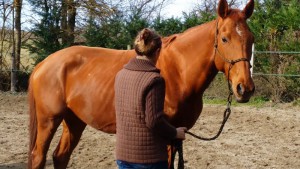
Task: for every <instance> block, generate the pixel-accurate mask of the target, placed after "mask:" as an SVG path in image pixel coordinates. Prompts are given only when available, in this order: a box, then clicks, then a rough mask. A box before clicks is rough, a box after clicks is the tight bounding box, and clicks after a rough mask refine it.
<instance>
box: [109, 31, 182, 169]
mask: <svg viewBox="0 0 300 169" xmlns="http://www.w3.org/2000/svg"><path fill="white" fill-rule="evenodd" d="M161 45H162V41H161V37H160V36H159V35H158V34H157V33H156V32H154V31H152V30H150V29H147V28H146V29H143V30H142V31H141V32H139V34H138V35H137V37H136V38H135V41H134V49H135V51H136V53H137V56H136V57H135V58H132V59H131V60H130V61H129V62H128V63H127V64H126V65H125V66H124V67H123V69H122V70H120V71H119V72H118V73H117V75H116V78H115V86H114V87H115V109H116V126H117V134H116V137H117V139H116V162H117V165H118V168H119V169H144V168H145V169H146V168H147V169H167V168H168V152H167V145H168V144H170V142H171V140H173V139H182V140H183V139H185V131H186V128H185V127H179V128H175V127H174V126H172V125H171V124H170V123H169V122H168V121H167V119H166V118H165V116H164V112H163V110H164V98H165V81H164V78H163V77H162V76H161V75H160V70H159V69H158V68H156V66H155V65H156V62H157V59H158V57H159V53H160V49H161Z"/></svg>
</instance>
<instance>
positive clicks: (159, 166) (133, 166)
mask: <svg viewBox="0 0 300 169" xmlns="http://www.w3.org/2000/svg"><path fill="white" fill-rule="evenodd" d="M117 165H118V168H119V169H168V161H162V162H157V163H150V164H138V163H129V162H126V161H121V160H117Z"/></svg>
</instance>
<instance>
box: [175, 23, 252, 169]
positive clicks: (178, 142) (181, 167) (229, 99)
mask: <svg viewBox="0 0 300 169" xmlns="http://www.w3.org/2000/svg"><path fill="white" fill-rule="evenodd" d="M218 33H219V31H218V20H216V32H215V44H214V48H215V53H214V56H216V54H217V53H218V54H219V56H220V57H221V58H222V60H224V61H225V62H227V63H229V69H228V76H227V84H228V90H229V94H228V97H227V108H226V109H225V111H224V114H223V121H222V124H221V126H220V129H219V131H218V133H217V134H216V135H215V136H214V137H211V138H205V137H202V136H198V135H196V134H194V133H192V132H190V131H186V133H187V134H189V135H191V136H193V137H195V138H197V139H200V140H204V141H211V140H215V139H217V138H218V137H219V136H220V134H221V133H222V131H223V128H224V126H225V124H226V122H227V120H228V118H229V116H230V114H231V108H230V106H231V102H232V95H233V91H232V88H231V85H230V80H229V77H230V70H231V69H232V67H233V65H234V64H235V63H237V62H240V61H246V62H249V60H248V59H247V58H239V59H236V60H229V59H227V58H225V57H224V56H223V55H222V54H221V53H220V51H219V50H218ZM249 64H250V63H249ZM250 66H251V65H250ZM174 147H175V152H173V148H174ZM176 152H178V156H179V159H178V160H179V161H178V169H184V159H183V148H182V140H176V141H175V142H173V144H172V145H171V166H170V167H171V168H170V169H174V160H175V155H176Z"/></svg>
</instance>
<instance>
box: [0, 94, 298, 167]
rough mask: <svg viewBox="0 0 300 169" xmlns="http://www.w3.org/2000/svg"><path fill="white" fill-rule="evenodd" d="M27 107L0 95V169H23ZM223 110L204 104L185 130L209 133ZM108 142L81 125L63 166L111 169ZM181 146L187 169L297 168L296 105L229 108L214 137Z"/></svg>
mask: <svg viewBox="0 0 300 169" xmlns="http://www.w3.org/2000/svg"><path fill="white" fill-rule="evenodd" d="M27 107H28V106H27V101H26V95H25V94H18V95H11V94H8V93H0V169H6V168H11V169H21V168H26V163H27V150H28V131H27V125H28V115H27ZM223 110H224V107H223V106H218V105H205V106H204V110H203V113H202V115H201V118H200V119H199V120H198V122H197V124H196V125H195V126H194V127H193V128H192V129H191V131H192V132H194V133H198V134H199V133H201V134H202V135H204V136H205V135H206V136H207V135H213V134H214V133H215V132H216V131H217V130H218V127H219V125H220V122H221V120H222V116H223V115H222V113H223ZM60 133H61V128H59V130H58V132H57V134H56V135H55V138H54V140H53V141H52V144H51V148H50V150H49V153H48V158H47V166H46V168H49V169H50V168H53V166H52V158H51V154H52V152H53V150H54V149H55V146H56V145H57V142H58V139H59V135H60ZM114 143H115V136H114V135H109V134H105V133H102V132H99V131H96V130H95V129H93V128H90V127H87V129H86V130H85V131H84V133H83V137H82V138H81V141H80V143H79V145H78V146H77V147H76V149H75V151H74V153H73V155H72V157H71V160H70V162H69V165H68V168H74V169H79V168H86V169H96V168H97V169H102V168H103V169H110V168H112V169H114V168H116V165H115V161H114ZM183 146H184V159H185V166H186V168H187V169H202V168H203V169H205V168H208V169H244V168H245V169H260V168H261V169H265V168H272V169H282V168H288V169H299V168H300V109H299V107H293V106H290V105H276V106H265V107H261V108H256V107H250V106H242V105H238V106H234V107H233V108H232V115H231V117H230V118H229V120H228V123H227V124H226V126H225V129H224V132H223V133H222V134H221V136H220V137H219V138H218V139H217V140H215V141H211V142H204V141H199V140H197V139H194V138H192V137H191V136H187V139H186V140H185V141H184V145H183Z"/></svg>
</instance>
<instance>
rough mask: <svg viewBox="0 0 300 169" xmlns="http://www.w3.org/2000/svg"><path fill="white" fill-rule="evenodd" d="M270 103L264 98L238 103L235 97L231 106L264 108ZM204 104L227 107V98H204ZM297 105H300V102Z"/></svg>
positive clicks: (253, 98) (254, 98)
mask: <svg viewBox="0 0 300 169" xmlns="http://www.w3.org/2000/svg"><path fill="white" fill-rule="evenodd" d="M268 101H269V100H268V99H266V98H264V97H252V98H251V99H250V101H249V102H248V103H238V102H237V101H236V100H235V98H234V96H233V98H232V103H231V105H233V106H236V105H248V106H255V107H263V106H264V105H265V104H266V103H268ZM203 103H204V104H216V105H227V98H224V99H216V98H214V99H212V98H203ZM295 104H298V105H300V100H299V101H298V102H297V103H295Z"/></svg>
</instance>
